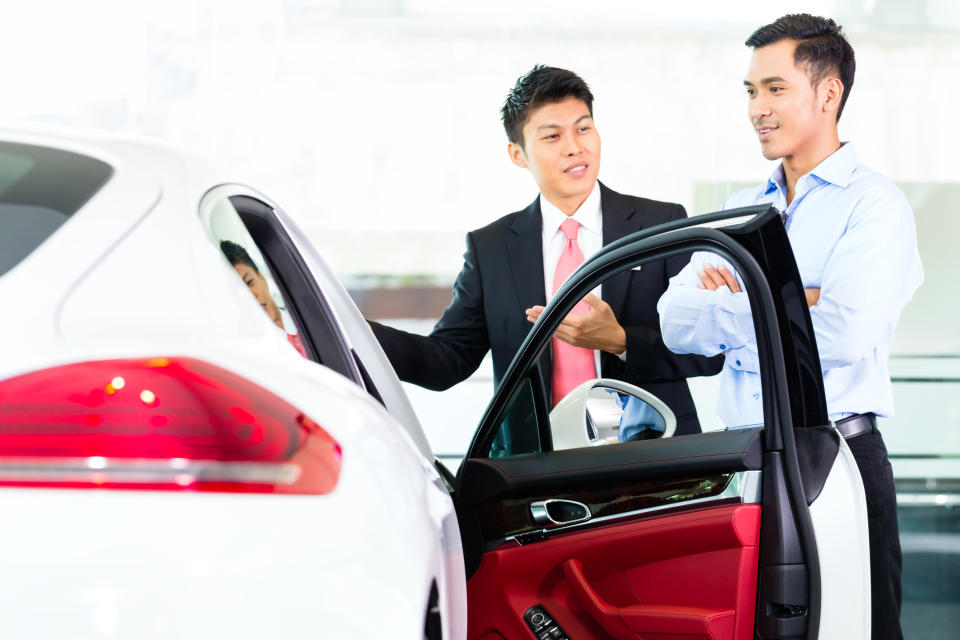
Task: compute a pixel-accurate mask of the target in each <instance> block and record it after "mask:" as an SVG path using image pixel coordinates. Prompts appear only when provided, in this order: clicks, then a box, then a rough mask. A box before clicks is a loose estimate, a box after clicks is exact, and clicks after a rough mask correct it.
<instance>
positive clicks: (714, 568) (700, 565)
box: [468, 504, 761, 640]
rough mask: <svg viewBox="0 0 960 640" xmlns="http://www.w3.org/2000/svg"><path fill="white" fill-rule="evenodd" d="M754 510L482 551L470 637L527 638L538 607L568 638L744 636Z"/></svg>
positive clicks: (649, 521) (751, 601)
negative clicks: (527, 617) (528, 617)
mask: <svg viewBox="0 0 960 640" xmlns="http://www.w3.org/2000/svg"><path fill="white" fill-rule="evenodd" d="M760 509H761V508H760V505H757V504H730V505H722V506H716V507H711V508H708V509H702V510H693V511H689V510H682V509H681V510H679V511H677V512H675V513H668V514H661V515H655V516H653V517H640V518H638V519H634V520H631V521H628V522H625V523H616V524H608V525H605V526H601V527H597V528H593V529H590V530H589V531H582V532H577V533H568V534H561V535H558V536H556V537H553V538H550V539H549V540H545V541H542V542H537V543H533V544H528V545H518V544H517V543H516V542H514V541H511V542H508V543H504V544H502V545H501V546H500V547H498V548H496V549H494V550H492V551H490V552H488V553H486V554H485V555H484V558H483V561H482V563H481V565H480V568H479V569H478V570H477V573H476V574H475V575H474V576H473V578H471V580H470V582H469V584H468V602H469V603H470V615H469V616H468V620H469V634H468V638H471V639H472V638H480V637H483V636H484V634H486V633H488V632H490V631H496V632H498V633H500V634H502V635H504V636H505V637H510V638H514V637H516V638H521V637H527V636H525V635H523V634H524V633H529V632H528V631H527V630H526V629H527V625H526V623H525V621H524V620H523V615H522V614H523V613H524V612H525V611H527V610H528V609H529V608H530V607H531V606H534V605H539V606H542V607H543V608H544V609H545V610H546V611H548V612H549V613H550V614H552V616H553V617H554V619H555V620H556V621H557V622H558V623H559V624H560V626H561V627H562V628H563V629H564V631H565V632H566V634H567V635H568V636H570V637H572V638H604V637H614V638H632V639H636V638H661V639H664V640H666V639H668V638H677V639H679V638H703V639H708V638H709V639H712V640H721V639H723V640H734V639H736V640H748V639H749V638H750V637H751V636H752V633H753V616H754V606H755V598H756V571H757V554H758V545H759V540H760V520H761V518H760ZM704 573H707V574H709V575H711V576H712V578H711V580H709V581H704V580H703V579H702V576H703V574H704Z"/></svg>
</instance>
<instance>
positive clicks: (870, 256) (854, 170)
mask: <svg viewBox="0 0 960 640" xmlns="http://www.w3.org/2000/svg"><path fill="white" fill-rule="evenodd" d="M761 203H770V204H773V205H774V206H775V207H777V209H779V210H780V211H783V212H785V213H786V222H785V224H786V228H787V236H788V237H789V239H790V245H791V246H792V248H793V253H794V256H795V257H796V261H797V265H798V267H799V270H800V278H801V280H802V281H803V286H804V288H807V289H809V288H819V289H820V300H819V301H818V302H817V304H816V305H814V306H813V307H811V308H810V316H811V318H812V320H813V328H814V332H815V334H816V337H817V349H818V351H819V353H820V366H821V368H822V369H823V384H824V387H825V389H826V395H827V410H828V412H829V414H830V419H831V420H838V419H840V418H841V417H844V416H846V415H851V414H854V413H866V412H873V413H875V414H877V415H878V416H889V415H891V414H892V413H893V392H892V390H891V386H890V374H889V370H888V368H887V359H888V358H889V356H890V346H891V343H892V342H893V331H894V328H895V326H896V323H897V319H898V318H899V317H900V312H901V311H902V310H903V307H904V306H905V305H906V304H907V302H908V301H909V300H910V298H912V297H913V294H914V292H915V291H916V290H917V287H919V286H920V283H921V282H923V268H922V266H921V264H920V255H919V252H918V251H917V235H916V226H915V223H914V219H913V211H912V209H911V208H910V205H909V203H908V202H907V199H906V197H905V196H904V195H903V192H902V191H900V189H899V188H898V187H897V186H896V185H895V184H894V183H893V181H892V180H890V179H889V178H887V177H886V176H883V175H881V174H879V173H877V172H876V171H874V170H872V169H870V168H869V167H866V166H864V165H862V164H860V163H859V162H858V160H857V156H856V153H855V152H854V150H853V145H852V144H850V143H849V142H848V143H844V144H843V145H842V146H841V147H840V148H839V149H838V150H837V151H835V152H834V153H833V154H832V155H830V156H829V157H828V158H826V159H825V160H824V161H823V162H821V163H820V164H819V165H817V167H816V168H814V169H813V170H812V171H811V172H810V173H808V174H806V175H804V176H802V177H801V178H800V179H799V180H798V181H797V185H796V193H795V195H794V198H793V201H792V202H791V203H790V206H789V207H788V206H787V202H786V184H785V180H784V175H783V167H782V165H781V166H778V167H777V169H776V170H775V171H774V172H773V174H771V176H770V179H769V180H767V182H766V183H764V184H761V185H759V186H756V187H751V188H749V189H744V190H742V191H738V192H737V193H735V194H734V195H733V196H732V197H731V198H730V199H729V200H727V202H726V203H725V204H724V207H723V208H724V209H732V208H736V207H744V206H748V205H753V204H761ZM704 264H713V265H715V266H718V265H721V264H722V265H725V266H726V267H727V268H728V269H730V271H731V272H732V273H736V272H735V271H734V270H733V269H732V267H731V265H730V264H729V263H727V262H726V261H725V260H722V259H721V258H719V257H718V256H716V255H715V254H712V253H707V252H698V253H695V254H694V255H693V257H692V258H691V261H690V264H688V265H687V266H686V267H684V269H683V270H682V271H680V273H678V274H677V275H676V276H675V277H673V278H671V280H670V286H669V287H668V288H667V291H666V292H664V294H663V296H662V297H661V298H660V301H659V302H658V304H657V311H658V312H659V313H660V328H661V331H662V333H663V341H664V343H666V345H667V347H669V348H670V349H671V350H673V351H675V352H676V353H698V354H702V355H706V356H713V355H716V354H718V353H721V352H722V353H724V354H725V360H724V365H723V371H722V372H721V384H720V388H721V390H720V400H719V403H718V408H717V412H718V414H719V416H720V418H721V419H722V420H723V421H724V423H725V424H726V425H727V426H742V425H748V424H760V423H762V422H763V409H762V397H761V393H760V375H759V363H758V358H757V341H756V334H755V332H754V328H753V319H752V316H751V315H750V303H749V302H748V300H747V294H746V292H745V291H743V288H744V287H743V281H742V280H741V279H740V276H739V274H737V280H738V281H739V282H740V286H741V291H740V292H739V293H732V292H731V291H730V289H729V288H728V287H720V288H719V289H717V290H716V291H711V290H709V289H701V288H699V287H698V285H699V284H700V277H699V275H698V272H699V271H700V270H701V269H702V267H703V265H704Z"/></svg>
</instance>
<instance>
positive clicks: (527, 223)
mask: <svg viewBox="0 0 960 640" xmlns="http://www.w3.org/2000/svg"><path fill="white" fill-rule="evenodd" d="M540 226H541V221H540V207H539V205H538V201H537V200H534V201H533V203H531V204H530V205H529V206H527V207H526V208H525V209H521V210H520V211H514V212H513V213H508V214H507V215H505V216H502V217H500V218H497V219H496V220H494V221H493V222H491V223H490V224H487V225H485V226H483V227H480V228H479V229H474V230H473V231H471V232H469V233H468V234H467V237H468V239H471V238H472V240H473V241H474V242H481V243H482V242H503V238H504V236H506V235H507V234H510V233H517V234H519V233H523V232H525V231H528V230H536V233H538V234H539V233H540ZM468 241H469V240H468Z"/></svg>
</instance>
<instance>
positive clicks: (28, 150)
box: [0, 142, 113, 275]
mask: <svg viewBox="0 0 960 640" xmlns="http://www.w3.org/2000/svg"><path fill="white" fill-rule="evenodd" d="M112 174H113V169H112V168H111V167H110V165H108V164H106V163H104V162H101V161H100V160H96V159H94V158H90V157H88V156H82V155H80V154H77V153H70V152H67V151H62V150H59V149H49V148H46V147H38V146H34V145H25V144H14V143H10V142H0V275H3V274H4V273H6V272H7V271H9V270H10V269H12V268H13V267H14V266H16V265H17V264H19V263H20V261H21V260H23V259H24V258H26V257H27V256H28V255H30V253H32V252H33V250H34V249H36V248H37V247H39V246H40V245H41V244H42V243H43V242H44V241H45V240H46V239H47V238H49V237H50V236H51V235H53V232H54V231H56V230H57V229H58V228H60V225H62V224H63V223H64V222H66V221H67V219H68V218H69V217H70V216H72V215H73V214H74V213H76V211H77V210H78V209H80V207H82V206H83V205H84V204H85V203H86V202H87V201H88V200H89V199H90V198H91V197H92V196H93V194H95V193H96V192H97V191H99V190H100V188H101V187H103V185H104V184H106V182H107V180H108V179H109V178H110V176H111V175H112Z"/></svg>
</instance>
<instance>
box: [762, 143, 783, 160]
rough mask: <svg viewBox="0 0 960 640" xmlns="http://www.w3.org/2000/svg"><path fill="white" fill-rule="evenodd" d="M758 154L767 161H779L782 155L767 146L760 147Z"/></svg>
mask: <svg viewBox="0 0 960 640" xmlns="http://www.w3.org/2000/svg"><path fill="white" fill-rule="evenodd" d="M760 153H762V154H763V157H764V158H766V159H767V160H779V159H780V158H782V157H783V154H782V153H780V152H779V151H777V150H776V149H774V148H773V147H769V146H763V145H761V146H760Z"/></svg>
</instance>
